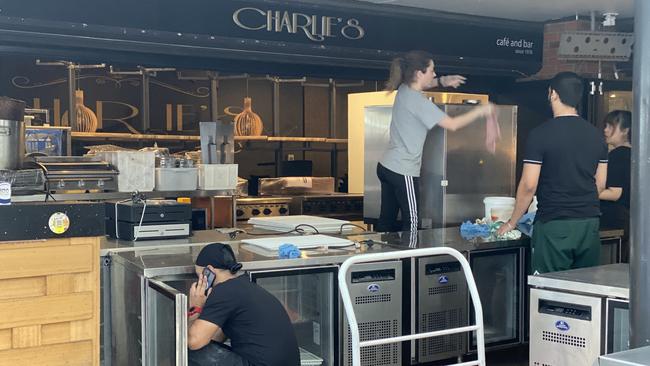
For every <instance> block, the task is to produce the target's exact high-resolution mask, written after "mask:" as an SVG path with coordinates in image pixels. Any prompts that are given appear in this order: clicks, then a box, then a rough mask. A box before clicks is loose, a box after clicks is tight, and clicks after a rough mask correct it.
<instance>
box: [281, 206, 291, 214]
mask: <svg viewBox="0 0 650 366" xmlns="http://www.w3.org/2000/svg"><path fill="white" fill-rule="evenodd" d="M278 211H279V212H280V215H284V214H286V213H287V212H288V211H289V210H287V208H286V207H280V210H278Z"/></svg>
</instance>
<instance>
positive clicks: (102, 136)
mask: <svg viewBox="0 0 650 366" xmlns="http://www.w3.org/2000/svg"><path fill="white" fill-rule="evenodd" d="M72 139H73V140H87V141H97V140H100V141H101V140H107V141H108V140H113V141H115V140H120V141H145V140H157V141H196V142H199V141H201V137H200V136H196V135H160V134H135V133H116V132H72ZM235 141H239V142H321V143H327V144H347V143H348V140H347V139H334V138H327V137H281V136H235Z"/></svg>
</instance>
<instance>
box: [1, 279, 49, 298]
mask: <svg viewBox="0 0 650 366" xmlns="http://www.w3.org/2000/svg"><path fill="white" fill-rule="evenodd" d="M45 291H46V290H45V277H27V278H18V279H7V280H0V300H8V299H16V298H25V297H33V296H44V295H45V293H46V292H45Z"/></svg>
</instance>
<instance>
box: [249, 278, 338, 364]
mask: <svg viewBox="0 0 650 366" xmlns="http://www.w3.org/2000/svg"><path fill="white" fill-rule="evenodd" d="M336 274H337V267H335V266H328V267H315V268H301V269H286V270H276V271H260V272H251V273H250V277H251V281H253V282H255V283H257V284H258V285H259V286H261V287H263V288H264V289H265V290H267V291H268V292H270V293H271V294H273V296H275V297H276V298H277V299H278V300H279V301H280V303H282V305H283V306H284V308H285V309H286V311H287V314H288V315H289V318H290V319H291V322H292V323H293V326H294V329H295V332H296V337H297V339H298V346H299V347H300V360H301V364H302V365H306V366H307V365H315V366H319V365H323V366H334V365H337V364H338V362H337V360H336V357H335V355H336V354H338V347H337V344H338V343H337V342H338V337H337V334H338V315H337V314H338V301H337V299H338V296H337V294H338V286H337V285H336V284H337V282H336Z"/></svg>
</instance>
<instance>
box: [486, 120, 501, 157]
mask: <svg viewBox="0 0 650 366" xmlns="http://www.w3.org/2000/svg"><path fill="white" fill-rule="evenodd" d="M485 122H486V123H485V148H486V149H487V151H489V152H490V153H491V154H494V153H496V151H497V141H499V140H501V129H500V128H499V122H497V111H496V109H493V110H492V113H490V115H489V116H487V118H486V119H485Z"/></svg>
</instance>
